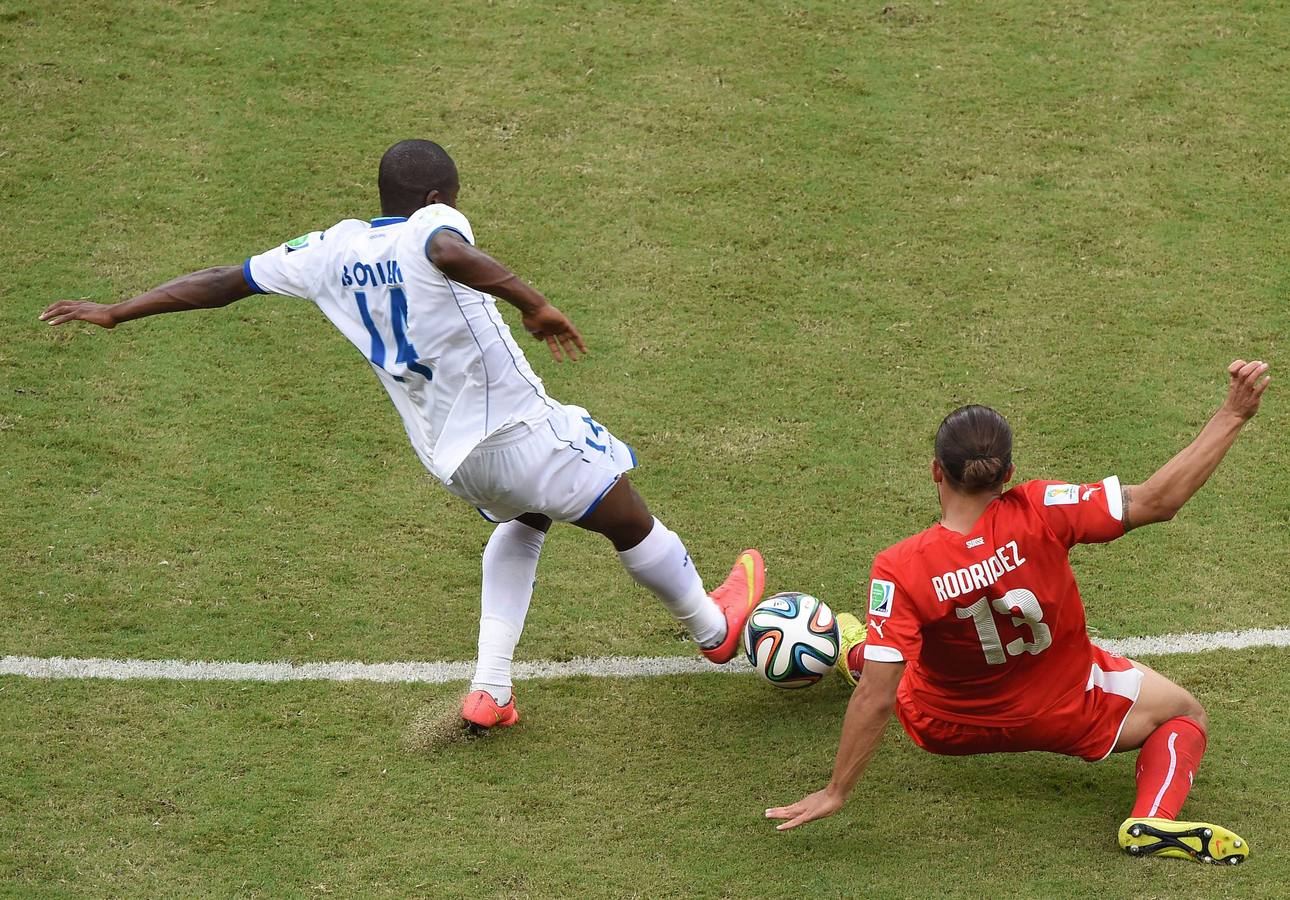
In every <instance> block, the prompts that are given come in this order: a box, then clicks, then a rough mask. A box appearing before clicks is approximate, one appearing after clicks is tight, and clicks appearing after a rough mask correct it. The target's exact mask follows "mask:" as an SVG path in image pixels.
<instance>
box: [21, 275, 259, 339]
mask: <svg viewBox="0 0 1290 900" xmlns="http://www.w3.org/2000/svg"><path fill="white" fill-rule="evenodd" d="M253 293H255V292H254V291H252V290H251V287H250V285H248V284H247V283H246V277H245V276H244V275H243V274H242V267H241V266H216V267H214V268H210V269H202V270H201V271H200V272H191V273H189V274H188V275H181V276H180V277H178V278H176V279H174V280H173V281H167V282H166V283H165V284H162V285H158V286H157V287H155V288H153V289H152V290H150V291H147V292H146V293H143V294H140V295H139V296H137V297H132V298H131V299H129V300H124V301H122V302H120V303H94V302H92V301H90V300H59V301H58V302H57V303H51V304H50V305H49V306H48V307H46V308H45V311H44V312H43V313H41V314H40V320H41V321H42V322H48V323H49V324H50V325H62V324H63V323H64V322H71V321H74V320H80V321H82V322H89V323H91V324H94V325H100V326H102V327H104V328H113V327H115V326H116V325H119V324H120V323H122V322H128V321H130V320H131V319H142V318H143V317H144V316H155V315H156V314H157V313H165V312H181V311H183V310H188V309H216V308H218V307H221V306H228V305H229V304H230V303H232V302H233V301H234V300H241V299H242V298H243V297H249V296H250V295H251V294H253Z"/></svg>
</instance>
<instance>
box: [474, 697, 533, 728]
mask: <svg viewBox="0 0 1290 900" xmlns="http://www.w3.org/2000/svg"><path fill="white" fill-rule="evenodd" d="M461 717H462V718H463V719H464V720H465V721H466V724H467V725H470V726H473V727H474V728H476V729H483V730H485V731H487V730H488V729H489V728H508V727H510V726H511V725H514V724H515V723H516V722H518V721H519V720H520V711H519V710H518V709H516V708H515V698H514V697H511V699H510V700H507V701H506V704H505V705H504V706H498V705H497V701H496V700H494V699H493V695H492V694H490V693H488V691H471V692H470V693H469V694H467V695H466V697H465V699H464V700H462V701H461Z"/></svg>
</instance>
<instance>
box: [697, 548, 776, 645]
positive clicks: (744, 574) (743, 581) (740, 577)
mask: <svg viewBox="0 0 1290 900" xmlns="http://www.w3.org/2000/svg"><path fill="white" fill-rule="evenodd" d="M765 589H766V564H765V563H764V562H763V561H762V558H761V554H760V553H758V552H757V551H756V550H745V551H744V552H743V553H740V554H739V559H738V561H736V562H735V567H734V568H733V569H731V570H730V576H729V577H728V578H726V580H725V581H723V582H722V583H721V586H720V587H719V588H717V589H716V590H715V591H712V592H711V593H710V594H709V595H708V596H709V597H711V598H712V599H713V600H714V601H715V602H716V604H717V606H719V607H721V612H722V613H724V614H725V617H726V639H725V640H724V641H722V642H721V643H720V644H717V646H715V647H710V648H708V649H706V650H704V651H703V655H704V656H706V657H707V658H708V659H709V660H710V661H711V662H714V663H726V662H730V660H732V659H734V657H735V653H736V652H738V650H739V635H740V634H741V633H742V632H743V630H744V622H746V621H747V620H748V614H749V613H750V612H752V608H753V607H754V606H756V605H757V602H758V601H759V600H761V594H762V591H764V590H765Z"/></svg>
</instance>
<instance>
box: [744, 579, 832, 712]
mask: <svg viewBox="0 0 1290 900" xmlns="http://www.w3.org/2000/svg"><path fill="white" fill-rule="evenodd" d="M839 642H840V635H839V633H838V620H837V619H836V618H834V616H833V610H831V609H829V607H828V604H826V603H824V602H823V601H822V600H817V599H816V598H815V597H812V596H811V595H810V594H799V593H797V592H795V591H790V592H786V593H783V594H775V595H773V596H770V597H767V598H766V599H765V600H763V601H761V602H760V603H758V604H757V605H756V606H755V607H753V611H752V612H751V613H750V614H749V616H748V621H747V623H745V625H744V653H745V654H746V655H747V657H748V661H749V662H750V663H752V666H753V668H754V669H756V670H757V674H758V675H760V676H761V677H762V678H764V679H766V680H767V681H769V682H770V683H771V684H773V685H775V687H779V688H803V687H809V686H810V685H813V684H815V682H817V681H819V680H820V679H821V678H823V677H824V676H825V675H826V674H827V673H828V671H829V669H831V668H833V665H834V663H836V662H837V661H838V651H839Z"/></svg>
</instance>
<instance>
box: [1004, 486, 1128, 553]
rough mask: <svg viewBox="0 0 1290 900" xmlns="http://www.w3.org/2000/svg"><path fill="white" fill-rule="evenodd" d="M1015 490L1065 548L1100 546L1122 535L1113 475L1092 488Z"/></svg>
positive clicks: (1121, 500) (1117, 488)
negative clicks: (1084, 545) (1079, 545)
mask: <svg viewBox="0 0 1290 900" xmlns="http://www.w3.org/2000/svg"><path fill="white" fill-rule="evenodd" d="M1017 490H1019V491H1021V493H1022V495H1023V496H1024V497H1025V498H1026V501H1027V502H1028V503H1029V504H1030V506H1031V508H1033V509H1034V510H1035V512H1037V513H1038V514H1039V517H1040V518H1042V519H1043V520H1044V521H1045V522H1046V523H1047V524H1048V528H1049V530H1050V531H1052V533H1053V534H1054V535H1056V537H1057V539H1058V540H1060V541H1062V542H1063V543H1064V544H1065V545H1066V546H1067V547H1073V546H1075V545H1076V544H1104V543H1106V542H1107V541H1113V540H1115V539H1116V538H1118V537H1120V536H1121V535H1123V534H1124V506H1123V503H1124V498H1123V497H1122V496H1121V494H1120V479H1119V478H1117V477H1116V476H1114V475H1111V476H1109V477H1107V478H1105V479H1103V480H1102V481H1096V482H1094V483H1092V484H1066V483H1064V482H1060V481H1027V482H1026V483H1025V484H1023V485H1020V486H1018V488H1017Z"/></svg>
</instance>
